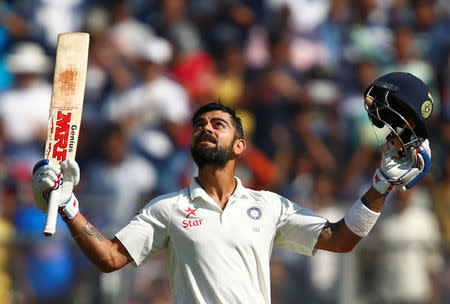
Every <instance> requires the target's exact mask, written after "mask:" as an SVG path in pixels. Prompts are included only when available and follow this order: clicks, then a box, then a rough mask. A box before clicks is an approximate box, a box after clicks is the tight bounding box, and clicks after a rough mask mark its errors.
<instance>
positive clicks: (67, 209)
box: [58, 193, 80, 220]
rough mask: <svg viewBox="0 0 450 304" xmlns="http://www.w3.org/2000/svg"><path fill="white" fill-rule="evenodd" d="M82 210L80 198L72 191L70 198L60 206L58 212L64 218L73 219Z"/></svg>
mask: <svg viewBox="0 0 450 304" xmlns="http://www.w3.org/2000/svg"><path fill="white" fill-rule="evenodd" d="M79 210H80V207H79V204H78V200H77V198H76V197H75V195H74V194H73V193H72V195H71V196H70V198H69V199H68V200H67V201H66V202H65V203H64V205H61V206H59V209H58V212H59V214H60V215H61V217H62V218H63V219H64V220H68V219H69V220H71V219H72V218H74V217H75V215H77V214H78V211H79Z"/></svg>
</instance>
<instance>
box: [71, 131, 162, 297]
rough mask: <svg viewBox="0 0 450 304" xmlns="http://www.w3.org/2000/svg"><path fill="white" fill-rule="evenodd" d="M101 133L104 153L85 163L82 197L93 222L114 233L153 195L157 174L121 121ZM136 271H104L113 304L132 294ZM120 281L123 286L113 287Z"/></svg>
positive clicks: (102, 277)
mask: <svg viewBox="0 0 450 304" xmlns="http://www.w3.org/2000/svg"><path fill="white" fill-rule="evenodd" d="M100 135H101V136H100V138H101V143H100V151H101V154H100V155H99V157H98V158H97V159H95V160H92V161H91V162H90V163H88V164H86V171H87V174H86V178H85V180H84V181H85V185H86V186H85V187H84V188H83V189H82V192H81V195H80V197H83V200H85V201H86V202H87V204H86V205H85V208H86V211H87V213H88V214H90V215H91V216H92V219H93V222H95V223H96V224H97V225H98V226H99V227H102V229H104V231H105V234H106V235H109V236H112V235H113V234H114V232H115V231H117V229H118V227H119V226H121V225H124V223H127V222H128V220H129V219H130V218H131V217H132V216H133V215H134V213H135V210H137V209H139V208H140V203H141V202H142V201H145V200H146V199H148V198H150V197H151V195H152V194H153V192H154V191H155V190H156V185H157V179H156V176H157V175H156V170H155V168H154V167H153V166H152V164H151V163H149V162H148V161H146V160H145V159H144V158H142V157H140V156H138V155H135V154H134V153H132V152H131V151H130V150H129V147H128V138H127V135H126V133H125V131H124V130H123V129H122V128H121V127H120V125H118V124H111V125H107V126H105V132H103V133H102V134H100ZM134 273H135V271H134V268H131V267H127V268H125V269H124V270H123V271H121V272H117V273H112V274H101V275H100V289H101V291H100V292H101V293H102V297H103V298H104V299H106V301H107V302H108V303H111V304H113V303H117V304H120V303H124V302H125V301H126V300H127V299H128V298H129V296H130V294H131V290H132V277H133V274H134ZM117 284H118V285H120V286H121V288H111V286H117ZM124 286H126V288H124ZM105 303H106V302H105Z"/></svg>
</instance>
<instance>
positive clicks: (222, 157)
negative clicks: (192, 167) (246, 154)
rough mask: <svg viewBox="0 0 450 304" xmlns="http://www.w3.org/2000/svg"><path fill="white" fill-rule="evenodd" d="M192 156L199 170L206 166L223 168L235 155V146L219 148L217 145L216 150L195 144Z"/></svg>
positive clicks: (192, 148)
mask: <svg viewBox="0 0 450 304" xmlns="http://www.w3.org/2000/svg"><path fill="white" fill-rule="evenodd" d="M191 155H192V158H193V159H194V162H195V163H196V164H197V166H198V168H199V169H202V168H203V167H204V166H205V165H212V166H216V167H219V168H223V167H225V165H226V164H227V162H228V161H229V160H230V158H231V156H232V155H233V144H231V145H230V146H229V147H219V145H218V144H217V143H216V146H215V147H214V148H208V147H205V146H204V145H199V144H197V143H195V144H194V145H193V146H192V145H191Z"/></svg>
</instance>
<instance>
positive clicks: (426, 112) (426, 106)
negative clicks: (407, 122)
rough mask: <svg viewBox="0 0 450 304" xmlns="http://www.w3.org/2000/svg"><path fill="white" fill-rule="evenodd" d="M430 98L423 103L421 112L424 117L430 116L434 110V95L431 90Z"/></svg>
mask: <svg viewBox="0 0 450 304" xmlns="http://www.w3.org/2000/svg"><path fill="white" fill-rule="evenodd" d="M428 98H429V99H427V100H425V101H424V103H423V104H422V108H421V112H422V117H423V118H428V117H429V116H430V115H431V112H432V111H433V102H434V101H433V96H432V95H431V93H430V92H428Z"/></svg>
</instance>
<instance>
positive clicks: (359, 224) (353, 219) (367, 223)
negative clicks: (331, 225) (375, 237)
mask: <svg viewBox="0 0 450 304" xmlns="http://www.w3.org/2000/svg"><path fill="white" fill-rule="evenodd" d="M379 216H380V212H375V211H372V210H370V209H369V208H367V206H366V205H364V204H363V203H362V201H361V199H359V200H358V201H356V202H355V203H354V204H353V206H352V208H350V210H349V211H348V212H347V214H346V215H345V217H344V221H345V224H346V225H347V227H348V228H349V229H350V230H351V231H353V232H354V233H355V234H357V235H359V236H361V237H365V236H366V235H367V234H369V232H370V230H372V227H373V226H374V225H375V223H376V221H377V219H378V217H379Z"/></svg>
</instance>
